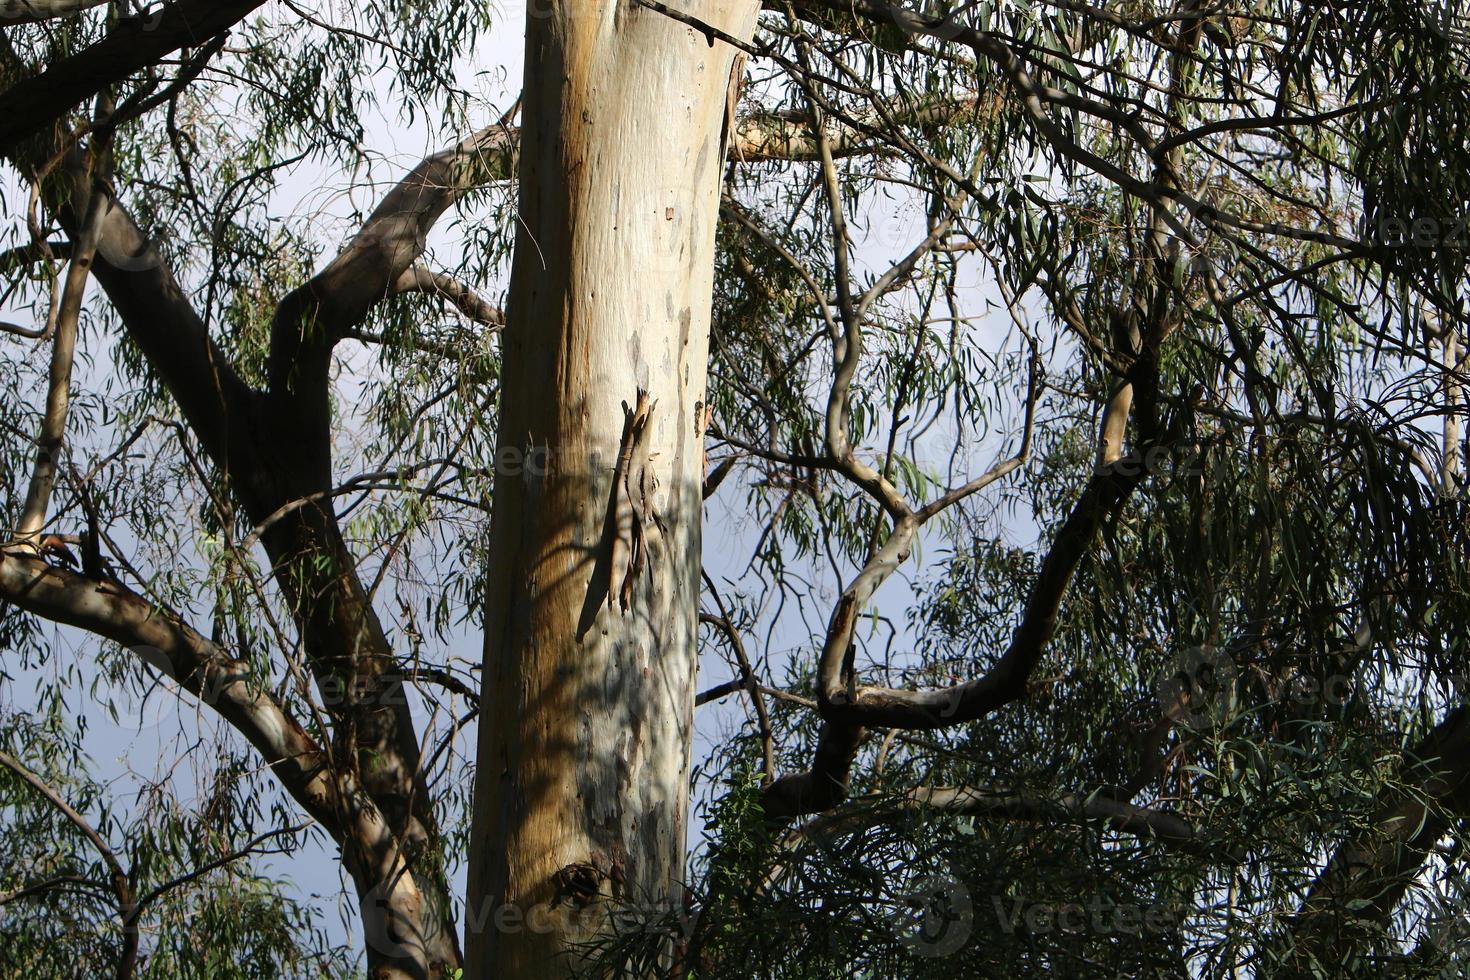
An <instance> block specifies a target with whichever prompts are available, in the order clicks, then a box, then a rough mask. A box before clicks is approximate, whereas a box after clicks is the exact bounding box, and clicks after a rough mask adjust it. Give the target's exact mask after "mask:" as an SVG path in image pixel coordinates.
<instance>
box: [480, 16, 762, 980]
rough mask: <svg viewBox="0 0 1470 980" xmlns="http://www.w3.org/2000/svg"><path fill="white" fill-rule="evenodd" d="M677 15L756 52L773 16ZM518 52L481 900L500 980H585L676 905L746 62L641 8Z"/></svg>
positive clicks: (538, 32) (568, 29)
mask: <svg viewBox="0 0 1470 980" xmlns="http://www.w3.org/2000/svg"><path fill="white" fill-rule="evenodd" d="M683 9H685V10H686V11H688V12H689V13H690V14H691V15H692V16H695V17H698V18H699V19H700V20H701V21H703V22H705V23H709V24H711V25H713V26H714V27H716V28H718V29H720V30H724V31H728V32H730V33H731V34H734V35H736V36H739V37H748V36H749V34H750V32H751V30H752V29H753V25H754V17H755V11H756V5H755V4H754V3H753V2H751V0H702V2H699V3H695V4H692V5H684V8H683ZM526 36H527V41H526V69H525V71H526V74H525V100H524V103H523V108H522V113H523V127H522V147H521V152H522V156H521V163H520V222H519V224H520V229H519V233H518V238H517V243H516V253H515V261H514V265H513V269H512V277H511V289H510V297H509V302H508V310H507V328H506V331H505V348H504V356H505V364H504V373H503V378H502V385H503V387H502V391H503V393H504V394H503V402H502V407H501V416H500V438H499V443H500V445H499V450H498V455H497V477H496V485H495V501H494V513H493V517H492V529H491V547H490V564H489V569H488V583H487V588H488V596H487V609H486V621H485V671H484V690H485V695H486V714H485V716H484V718H483V721H482V723H481V729H480V743H479V755H478V769H477V784H476V788H475V811H474V830H473V835H472V841H473V844H472V851H471V855H470V861H471V864H470V880H469V900H468V906H467V909H466V922H467V925H466V933H467V956H466V962H467V966H468V967H469V970H470V975H471V976H477V977H487V978H488V977H501V976H504V977H532V976H534V977H542V976H555V975H565V974H566V973H569V972H575V971H576V970H577V968H578V965H579V962H580V959H581V956H582V955H583V954H582V953H580V952H579V951H577V950H574V949H573V946H574V945H576V944H579V943H584V942H589V941H595V940H596V939H597V938H598V937H606V936H607V935H609V934H610V932H609V930H610V929H611V923H610V921H609V913H610V912H612V911H614V910H620V911H622V912H623V913H631V912H632V911H633V910H634V909H636V911H637V912H638V913H639V914H641V915H644V916H647V915H648V914H650V913H652V912H655V911H657V910H659V909H671V908H677V907H678V906H679V905H680V903H681V900H682V887H681V884H680V882H681V879H682V873H683V857H684V851H685V847H684V845H685V826H684V825H685V812H686V808H687V802H688V776H689V750H690V736H691V733H692V723H693V708H694V693H695V692H694V671H695V659H696V658H695V652H696V629H697V611H698V579H699V543H700V534H699V520H700V485H701V479H702V476H703V472H702V470H703V466H702V446H701V442H702V432H703V420H704V410H705V399H706V396H705V373H706V357H707V346H708V336H709V317H710V296H711V288H712V278H713V265H714V243H715V225H716V220H717V216H718V210H719V185H720V171H721V165H722V146H721V129H722V123H723V121H724V117H725V111H726V91H727V87H728V84H729V81H730V71H731V64H732V60H733V57H734V55H735V53H736V52H735V50H734V49H733V48H732V47H730V46H729V45H727V44H725V43H724V42H721V41H719V40H717V39H716V40H713V41H711V40H707V38H706V37H705V35H704V34H703V33H701V32H700V31H698V30H695V29H693V28H690V27H688V26H686V25H684V24H681V23H678V22H676V21H674V20H672V19H670V18H669V17H667V16H666V15H664V14H660V13H657V12H655V11H652V10H649V9H647V8H644V7H641V6H638V5H635V4H634V3H632V2H630V0H622V2H616V0H590V2H586V3H579V4H577V5H575V6H566V5H563V4H554V5H553V7H552V9H551V11H550V13H549V16H548V15H547V13H546V11H545V10H534V11H531V12H530V14H529V16H528V18H527V34H526ZM630 907H631V908H630ZM618 919H619V921H622V922H624V923H628V922H631V921H633V920H632V919H630V918H624V915H622V914H620V915H619V916H618ZM665 955H671V954H670V953H667V952H666V954H665Z"/></svg>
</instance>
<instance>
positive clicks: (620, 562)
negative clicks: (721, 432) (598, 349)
mask: <svg viewBox="0 0 1470 980" xmlns="http://www.w3.org/2000/svg"><path fill="white" fill-rule="evenodd" d="M656 405H657V403H656V402H650V401H649V400H648V392H646V391H644V390H643V389H642V388H640V389H638V399H637V402H636V404H635V406H634V407H633V408H629V407H628V403H627V402H623V436H622V440H621V442H620V445H619V448H618V465H617V469H616V470H614V471H613V491H612V500H611V501H610V502H609V504H608V510H609V513H611V514H612V515H613V523H612V526H611V528H610V530H611V531H612V536H611V539H610V541H609V542H608V543H609V546H610V547H611V549H612V554H611V561H610V567H609V572H610V577H609V579H608V584H607V606H608V608H609V609H611V608H612V606H613V597H614V596H617V602H618V609H619V610H621V611H622V612H625V613H626V612H627V611H628V608H629V606H630V605H631V603H632V601H633V583H634V582H635V581H637V579H638V576H639V574H640V573H641V572H642V571H643V569H644V567H645V566H646V565H647V564H648V530H647V529H648V525H649V524H650V523H652V524H657V525H659V527H660V528H662V526H663V522H662V520H660V518H659V516H658V510H657V509H656V508H655V507H654V501H653V494H654V492H655V491H656V490H657V489H658V481H657V479H655V477H654V475H653V466H652V465H651V459H650V456H649V452H648V433H649V420H650V418H651V417H652V415H653V410H654V407H655V406H656ZM701 458H702V457H701ZM625 527H626V528H627V540H624V538H623V533H624V531H623V529H624V528H625Z"/></svg>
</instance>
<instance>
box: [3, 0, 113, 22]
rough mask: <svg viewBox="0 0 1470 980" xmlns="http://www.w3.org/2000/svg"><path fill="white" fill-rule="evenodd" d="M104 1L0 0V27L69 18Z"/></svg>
mask: <svg viewBox="0 0 1470 980" xmlns="http://www.w3.org/2000/svg"><path fill="white" fill-rule="evenodd" d="M104 2H105V0H0V27H5V26H7V25H10V24H31V23H35V22H36V21H42V20H55V19H57V18H58V17H70V16H72V15H73V14H79V13H81V12H82V11H84V10H89V9H91V8H92V7H99V6H101V5H102V4H103V3H104Z"/></svg>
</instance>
